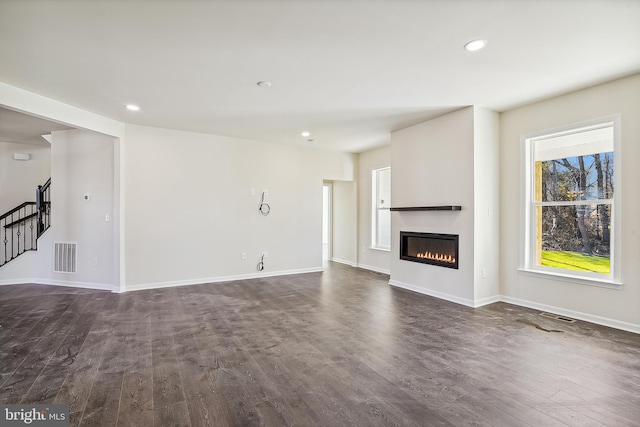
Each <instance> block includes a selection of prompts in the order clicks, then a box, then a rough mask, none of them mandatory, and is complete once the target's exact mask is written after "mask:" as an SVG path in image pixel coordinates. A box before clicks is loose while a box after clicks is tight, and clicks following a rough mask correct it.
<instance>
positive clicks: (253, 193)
mask: <svg viewBox="0 0 640 427" xmlns="http://www.w3.org/2000/svg"><path fill="white" fill-rule="evenodd" d="M249 194H250V195H252V196H255V195H256V189H255V188H252V189H251V190H250V191H249Z"/></svg>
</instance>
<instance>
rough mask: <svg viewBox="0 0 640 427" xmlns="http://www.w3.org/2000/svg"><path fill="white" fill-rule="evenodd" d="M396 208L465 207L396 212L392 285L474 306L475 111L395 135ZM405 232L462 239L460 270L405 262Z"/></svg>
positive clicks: (393, 188)
mask: <svg viewBox="0 0 640 427" xmlns="http://www.w3.org/2000/svg"><path fill="white" fill-rule="evenodd" d="M391 194H392V205H393V206H395V207H406V206H435V205H461V206H462V210H461V211H455V212H440V211H436V212H430V211H426V212H424V211H418V212H392V215H391V229H392V233H393V235H392V239H391V254H392V255H391V280H390V283H392V284H394V285H397V286H403V287H406V288H409V289H413V290H416V291H418V292H423V293H427V294H430V295H434V296H439V297H443V298H446V299H449V300H452V301H456V302H460V303H463V304H466V305H473V303H474V297H475V295H474V226H473V221H474V109H473V108H472V107H469V108H464V109H462V110H458V111H454V112H453V113H449V114H447V115H444V116H441V117H438V118H435V119H433V120H429V121H426V122H423V123H420V124H417V125H414V126H411V127H409V128H407V129H403V130H400V131H397V132H393V133H392V134H391ZM400 231H415V232H430V233H444V234H458V235H459V236H460V237H459V262H458V266H459V269H458V270H455V269H450V268H442V267H437V266H432V265H427V264H421V263H415V262H410V261H404V260H401V259H400V258H399V256H398V252H399V245H400V243H399V241H400V239H399V237H400V236H399V235H400Z"/></svg>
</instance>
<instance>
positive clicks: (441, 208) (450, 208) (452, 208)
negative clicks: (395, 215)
mask: <svg viewBox="0 0 640 427" xmlns="http://www.w3.org/2000/svg"><path fill="white" fill-rule="evenodd" d="M389 210H391V211H396V212H406V211H459V210H462V206H408V207H398V208H389Z"/></svg>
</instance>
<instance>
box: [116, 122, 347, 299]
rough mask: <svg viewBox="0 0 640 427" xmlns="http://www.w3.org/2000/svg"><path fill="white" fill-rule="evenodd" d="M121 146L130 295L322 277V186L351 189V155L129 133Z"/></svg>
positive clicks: (136, 129)
mask: <svg viewBox="0 0 640 427" xmlns="http://www.w3.org/2000/svg"><path fill="white" fill-rule="evenodd" d="M126 141H127V143H126V146H125V147H124V149H123V152H124V164H125V172H124V176H125V179H124V181H123V186H124V192H125V224H124V228H125V230H126V242H125V259H126V286H125V287H126V289H140V288H144V287H153V286H169V285H176V284H188V283H198V282H208V281H219V280H226V279H234V278H242V277H257V276H261V275H262V276H264V275H269V274H286V273H294V272H305V271H319V270H321V269H322V244H321V242H322V183H323V179H326V180H346V181H349V180H353V179H354V171H355V169H354V167H355V156H354V155H352V154H347V153H336V152H329V151H324V150H319V149H314V148H308V147H293V146H290V145H281V144H271V143H266V142H260V141H250V140H241V139H236V138H227V137H221V136H215V135H206V134H199V133H192V132H183V131H177V130H167V129H159V128H151V127H144V126H134V125H131V126H127V127H126ZM251 188H255V189H256V195H255V196H252V195H250V190H251ZM262 189H267V190H268V191H269V195H268V196H267V197H266V202H267V203H269V204H270V205H271V213H270V214H269V215H268V216H263V215H261V214H260V213H259V212H258V205H259V203H260V194H261V190H262ZM263 251H267V252H268V253H269V256H268V258H266V259H265V270H264V271H263V272H261V273H259V272H258V271H257V270H256V264H257V263H258V261H259V260H260V255H261V253H262V252H263ZM242 252H246V253H247V258H248V259H247V260H242V259H241V253H242Z"/></svg>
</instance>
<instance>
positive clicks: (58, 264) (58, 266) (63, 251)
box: [53, 242, 78, 273]
mask: <svg viewBox="0 0 640 427" xmlns="http://www.w3.org/2000/svg"><path fill="white" fill-rule="evenodd" d="M77 248H78V244H77V243H68V242H67V243H65V242H54V243H53V272H54V273H75V272H76V265H77V262H76V261H77V259H78V251H77Z"/></svg>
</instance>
